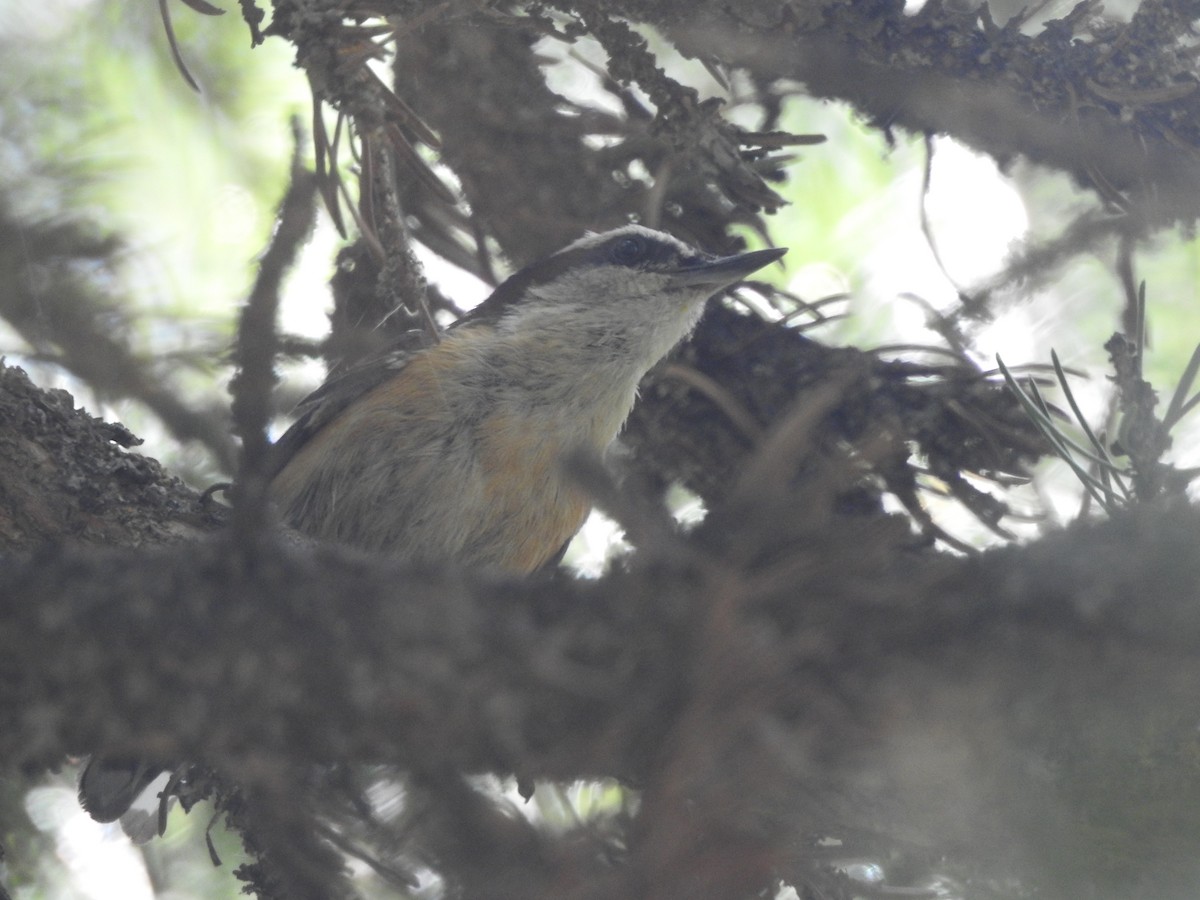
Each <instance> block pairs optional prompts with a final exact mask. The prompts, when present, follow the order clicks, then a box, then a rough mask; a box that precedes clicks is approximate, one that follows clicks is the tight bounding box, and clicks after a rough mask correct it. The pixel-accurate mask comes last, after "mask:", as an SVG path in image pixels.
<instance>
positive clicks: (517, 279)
mask: <svg viewBox="0 0 1200 900" xmlns="http://www.w3.org/2000/svg"><path fill="white" fill-rule="evenodd" d="M629 242H632V243H629ZM634 244H636V245H637V247H636V249H637V251H638V254H636V255H637V258H633V256H634V255H635V254H634V253H633V251H634V249H635V248H634V246H633V245H634ZM618 248H623V249H620V250H618ZM626 254H629V259H628V261H626V260H625V259H624V258H618V257H624V256H625V255H626ZM680 262H681V259H680V254H679V248H678V247H676V246H675V245H673V244H669V243H667V242H666V241H660V240H655V239H654V238H653V237H651V236H649V235H643V234H629V233H625V234H617V235H614V236H613V237H612V238H610V239H609V240H606V241H603V242H602V243H599V244H594V245H592V246H590V247H577V248H575V249H573V250H565V251H560V252H559V253H555V254H554V255H553V256H548V257H546V258H545V259H543V260H540V261H538V262H535V263H533V264H531V265H528V266H526V267H525V268H523V269H521V270H520V271H518V272H516V273H514V274H513V275H511V276H510V277H509V278H508V280H506V281H505V282H504V283H502V284H501V285H500V286H499V287H497V288H496V290H495V291H493V292H492V295H491V296H490V297H488V298H487V299H486V300H484V301H483V303H481V304H479V306H477V307H475V309H473V310H471V312H470V313H468V314H467V315H466V316H464V317H463V318H462V319H460V320H459V322H458V323H457V324H459V325H466V324H476V323H483V322H490V323H495V322H497V321H499V320H500V319H501V318H502V317H503V315H504V313H505V312H507V310H508V309H509V308H510V307H511V306H512V305H513V304H514V303H516V302H517V301H519V300H520V298H521V297H523V296H524V295H525V293H526V292H527V291H528V290H529V289H530V288H532V287H535V286H537V285H539V284H546V283H547V282H550V281H553V280H554V279H555V278H558V277H560V276H561V275H563V274H564V273H565V272H568V271H570V270H571V269H579V268H586V267H587V266H611V265H614V264H615V265H622V266H630V267H634V266H636V267H639V268H648V269H654V268H661V269H668V268H675V267H677V266H678V265H679V264H680Z"/></svg>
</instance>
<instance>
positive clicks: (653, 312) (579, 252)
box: [271, 225, 786, 574]
mask: <svg viewBox="0 0 1200 900" xmlns="http://www.w3.org/2000/svg"><path fill="white" fill-rule="evenodd" d="M785 252H786V251H785V250H782V249H776V248H773V249H766V250H756V251H752V252H748V253H740V254H735V255H733V256H723V257H716V256H710V255H708V254H706V253H702V252H700V251H699V250H696V249H695V248H693V247H690V246H689V245H687V244H686V243H684V242H683V241H680V240H678V239H677V238H675V237H672V236H671V235H669V234H666V233H664V232H658V231H653V230H651V229H649V228H645V227H643V226H640V225H627V226H625V227H623V228H617V229H615V230H613V231H608V232H604V233H601V234H589V235H586V236H584V237H583V238H581V239H579V240H577V241H575V242H574V243H572V244H570V245H569V246H567V247H566V248H564V249H563V250H560V251H559V252H558V253H555V254H553V255H551V256H549V257H547V258H545V259H543V260H541V261H540V262H537V263H534V264H533V265H530V266H528V267H527V268H525V269H522V270H521V271H519V272H518V273H516V274H515V275H513V276H512V277H511V278H509V279H508V280H507V281H505V282H504V283H503V284H501V285H500V286H499V287H498V288H497V289H496V290H495V292H494V293H493V294H492V295H491V296H490V297H488V298H487V299H486V300H485V301H484V302H483V303H482V304H481V305H479V306H478V307H476V308H475V309H474V310H473V311H472V312H470V313H469V314H468V315H467V316H465V317H464V318H462V319H461V320H459V322H457V323H456V324H455V325H454V326H453V327H451V328H450V329H448V330H447V332H446V333H445V335H444V336H443V337H442V339H441V340H440V341H438V342H437V343H436V344H434V345H432V346H429V347H425V348H422V349H419V350H417V351H416V352H410V351H398V352H394V353H390V354H384V355H383V356H381V357H379V358H376V359H373V360H371V361H369V362H368V363H366V364H364V365H362V366H359V367H357V368H356V369H353V370H350V371H349V372H347V373H345V374H344V375H342V376H340V377H336V378H334V379H332V380H330V381H329V382H328V383H326V384H325V385H323V386H322V387H321V388H319V389H318V390H317V391H316V392H314V393H313V394H312V395H310V396H309V397H308V398H306V399H305V400H304V401H302V402H301V404H300V406H299V407H298V417H297V419H296V421H295V423H294V424H293V425H292V427H291V428H290V429H289V430H288V431H287V432H286V433H285V434H284V435H283V437H282V438H280V440H279V441H278V442H277V444H276V446H275V450H276V453H277V456H276V466H275V469H274V471H273V473H272V475H273V477H272V482H271V494H272V496H273V498H274V499H275V501H276V503H277V504H278V506H279V509H280V510H281V512H282V515H283V518H284V520H285V521H286V522H287V523H288V524H290V525H291V526H292V527H294V528H296V529H298V530H299V531H301V532H303V533H305V534H307V535H309V536H311V537H314V538H318V539H323V540H328V541H333V542H337V543H342V544H349V545H351V546H355V547H358V548H360V549H364V550H370V551H378V552H385V553H387V554H389V555H390V556H393V557H400V558H402V559H405V560H422V561H444V560H452V561H454V563H456V564H458V565H463V566H470V567H475V568H495V569H499V570H504V571H507V572H512V573H519V574H521V573H529V572H533V571H536V570H537V569H539V568H541V567H542V566H544V565H545V564H546V563H548V562H549V561H550V560H552V559H554V558H556V557H557V555H558V554H559V552H560V551H561V550H562V549H563V547H564V546H565V544H566V543H567V542H568V541H569V540H570V539H571V537H572V536H573V535H574V534H575V532H576V531H578V529H579V527H580V525H582V523H583V520H584V518H585V517H586V516H587V513H588V510H589V503H588V499H587V497H586V496H585V495H584V494H583V492H582V491H581V490H579V488H578V487H577V486H576V485H574V484H573V483H572V482H571V479H570V478H569V476H568V475H567V474H566V472H565V471H564V470H563V467H562V461H563V460H564V458H566V457H567V456H568V455H570V454H572V453H578V452H587V453H592V454H595V455H598V456H603V454H604V453H605V452H606V451H607V450H608V449H609V447H610V446H611V445H612V444H613V442H614V440H615V439H616V438H617V435H618V434H619V432H620V430H621V427H622V425H623V424H624V422H625V420H626V418H627V417H628V416H629V413H630V411H631V410H632V409H633V405H634V401H635V398H636V396H637V389H638V384H639V382H640V381H641V380H642V378H643V376H645V374H646V373H647V372H648V371H649V370H650V369H651V368H652V367H653V366H654V365H655V364H656V363H657V362H659V360H661V359H662V358H663V357H665V356H666V355H667V354H668V353H669V352H670V351H671V350H672V348H674V347H675V346H676V345H677V344H678V343H679V342H680V341H681V340H682V339H683V338H684V337H686V336H687V335H688V334H689V333H690V332H691V331H692V329H693V328H694V327H695V325H696V323H697V321H698V320H699V318H700V315H701V313H702V312H703V308H704V303H705V301H706V300H707V299H708V298H709V297H711V296H712V295H713V294H715V293H716V292H718V291H719V290H721V289H723V288H725V287H728V286H729V285H730V284H732V283H734V282H737V281H740V280H742V279H743V278H745V277H746V276H747V275H749V274H751V273H752V272H754V271H756V270H758V269H760V268H762V267H763V266H765V265H767V264H768V263H770V262H772V261H774V260H776V259H778V258H779V257H780V256H782V255H783V253H785Z"/></svg>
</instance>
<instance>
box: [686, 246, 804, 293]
mask: <svg viewBox="0 0 1200 900" xmlns="http://www.w3.org/2000/svg"><path fill="white" fill-rule="evenodd" d="M785 253H787V247H772V248H770V249H769V250H752V251H750V252H749V253H738V254H737V255H735V256H718V257H715V258H714V257H709V258H705V257H697V258H696V259H695V260H694V261H692V260H689V261H688V262H685V263H684V264H683V265H682V266H680V267H679V268H678V269H677V270H676V271H675V272H673V273H672V274H671V281H672V283H673V286H679V287H711V288H712V289H713V291H714V292H715V291H717V290H719V289H720V288H723V287H725V286H727V285H730V284H733V283H734V282H736V281H741V280H742V279H743V278H745V277H746V276H747V275H749V274H750V273H751V272H757V271H758V270H759V269H761V268H762V267H763V266H765V265H767V263H772V262H775V260H777V259H779V257H781V256H783V254H785Z"/></svg>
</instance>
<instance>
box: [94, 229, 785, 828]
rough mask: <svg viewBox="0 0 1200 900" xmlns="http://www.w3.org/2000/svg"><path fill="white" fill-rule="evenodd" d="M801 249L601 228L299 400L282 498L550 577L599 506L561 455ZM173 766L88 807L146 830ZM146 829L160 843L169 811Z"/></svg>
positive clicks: (504, 568)
mask: <svg viewBox="0 0 1200 900" xmlns="http://www.w3.org/2000/svg"><path fill="white" fill-rule="evenodd" d="M786 252H787V250H786V248H768V249H763V250H753V251H749V252H743V253H737V254H733V255H726V256H716V255H712V254H709V253H706V252H703V251H701V250H699V249H697V248H695V247H693V246H691V245H689V244H687V243H685V242H684V241H682V240H680V239H678V238H676V237H674V236H672V235H670V234H668V233H666V232H662V231H656V230H652V229H650V228H646V227H644V226H641V225H636V224H630V225H625V226H623V227H619V228H616V229H613V230H610V231H605V232H601V233H588V234H586V235H584V236H583V237H581V238H579V239H578V240H576V241H574V242H573V243H571V244H568V245H567V246H566V247H564V248H563V249H562V250H559V251H558V252H557V253H554V254H552V255H550V256H548V257H545V258H544V259H542V260H540V261H537V262H534V263H532V264H531V265H529V266H527V267H525V268H523V269H520V270H519V271H517V272H516V273H515V274H513V275H511V276H510V277H509V278H508V279H507V280H505V281H504V282H502V283H501V284H500V285H499V286H498V287H497V288H496V289H495V290H494V291H493V293H492V294H491V295H490V296H489V297H488V298H487V299H486V300H484V301H483V302H482V303H481V304H479V305H478V306H477V307H475V308H474V309H473V310H471V311H470V312H469V313H467V314H466V315H465V316H463V317H462V318H461V319H459V320H458V321H457V322H455V323H454V324H453V325H452V326H450V327H449V328H448V329H446V330H445V332H444V333H443V334H442V335H441V336H440V337H439V338H438V339H436V340H430V339H425V340H417V341H413V340H408V341H403V342H402V344H403V346H400V347H396V348H392V349H391V350H389V351H387V352H384V353H382V354H380V355H378V356H376V357H373V358H371V359H369V360H367V361H366V362H363V363H361V364H359V365H356V366H354V367H352V368H349V369H347V370H346V371H344V372H341V373H338V374H335V375H333V376H332V377H330V378H329V379H328V380H327V381H326V382H325V383H324V384H323V385H321V386H320V387H319V388H318V389H317V390H316V391H314V392H313V393H312V394H310V395H309V396H308V397H306V398H305V399H304V400H302V401H301V402H300V404H299V405H298V407H297V409H296V418H295V421H294V422H293V424H292V425H291V427H290V428H288V429H287V431H286V432H285V433H284V434H283V435H282V436H281V437H280V438H279V440H278V441H277V442H276V443H275V444H274V445H273V448H272V462H271V465H270V472H269V475H270V479H271V483H270V495H271V498H272V501H273V503H274V504H275V506H276V507H277V509H278V511H279V513H280V516H281V518H282V520H283V521H284V522H285V523H286V524H287V525H289V526H291V527H292V528H294V529H296V530H297V531H299V532H302V533H303V534H305V535H307V536H309V537H310V538H313V539H316V540H320V541H328V542H333V543H338V544H343V545H348V546H351V547H356V548H358V549H360V550H365V551H371V552H376V553H381V554H387V555H388V556H390V557H393V558H397V559H400V560H403V561H409V562H414V563H415V562H447V561H449V562H452V563H453V564H455V565H457V566H462V567H469V568H473V569H480V570H488V569H491V570H495V571H498V572H504V573H508V574H516V575H526V574H530V573H533V572H536V571H538V570H540V569H542V568H544V567H546V566H548V564H551V563H552V562H553V561H555V560H556V559H558V558H559V556H560V555H561V553H562V551H563V550H564V549H565V547H566V545H567V543H568V542H569V541H570V539H571V538H572V537H573V536H574V534H575V533H576V532H577V531H578V530H579V528H580V526H581V525H582V524H583V521H584V519H585V518H586V516H587V514H588V512H589V506H590V504H589V502H588V498H587V497H586V496H585V494H584V493H583V492H582V491H581V490H580V489H579V487H578V486H577V485H576V484H574V483H573V482H572V480H571V478H570V476H569V475H568V474H567V472H566V471H565V469H564V467H563V461H564V459H565V458H566V457H568V456H569V455H571V454H574V453H580V452H583V453H590V454H595V455H598V456H603V455H604V454H605V453H606V452H607V451H608V450H609V449H610V448H611V446H612V445H613V443H614V442H615V441H616V439H617V437H618V435H619V433H620V431H621V428H622V426H623V425H624V423H625V420H626V418H627V417H628V416H629V413H630V412H631V411H632V409H633V405H634V402H635V400H636V397H637V391H638V384H639V382H640V381H641V380H642V378H643V377H644V376H645V375H646V373H647V372H648V371H649V370H650V369H651V368H653V367H654V366H655V365H656V364H657V363H658V362H659V361H660V360H662V359H663V358H664V357H665V356H667V355H668V354H669V353H670V352H671V350H672V349H673V348H674V347H675V346H676V345H678V344H679V343H680V342H681V341H682V340H683V339H684V338H686V337H687V336H688V335H689V334H690V333H691V331H692V330H693V329H694V328H695V326H696V324H697V322H698V321H699V319H700V317H701V315H702V313H703V311H704V305H705V302H706V301H707V300H708V299H709V298H710V297H712V296H713V295H715V294H717V293H718V292H720V291H722V290H723V289H725V288H727V287H729V286H730V285H732V284H734V283H736V282H739V281H741V280H743V279H745V278H746V277H747V276H749V275H750V274H752V273H754V272H756V271H758V270H759V269H761V268H763V267H764V266H766V265H768V264H770V263H772V262H774V261H776V260H778V259H779V258H780V257H782V256H783V255H784V253H786ZM161 772H162V766H152V765H147V764H145V763H142V762H137V761H122V760H110V759H106V758H105V757H103V756H94V757H93V758H92V759H91V761H90V762H89V763H88V764H87V765H86V767H85V768H84V770H83V772H82V774H81V777H80V799H81V801H82V804H83V806H84V808H85V809H87V810H88V811H89V813H91V815H92V816H93V818H96V819H98V820H100V821H115V820H117V819H122V821H123V824H127V825H129V826H130V827H133V825H134V822H133V821H131V822H126V819H125V818H123V817H126V818H128V817H129V816H131V815H132V814H131V813H130V812H129V810H130V806H131V804H132V803H133V801H134V800H135V799H136V798H137V797H138V795H139V794H141V793H142V792H143V791H145V790H146V788H147V787H148V785H150V784H151V783H152V782H153V781H154V779H155V778H156V777H158V778H161V774H160V773H161ZM151 809H153V804H152V806H151ZM140 818H141V824H142V829H141V830H142V836H143V837H149V836H152V833H153V831H154V830H155V829H154V827H153V824H152V823H153V822H154V821H156V820H157V817H152V816H151V814H150V812H145V813H143V814H142V815H141V817H140ZM127 830H129V827H127Z"/></svg>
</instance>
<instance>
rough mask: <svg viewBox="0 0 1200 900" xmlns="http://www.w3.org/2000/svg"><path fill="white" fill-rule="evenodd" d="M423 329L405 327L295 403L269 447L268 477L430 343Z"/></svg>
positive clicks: (278, 470)
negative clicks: (285, 425)
mask: <svg viewBox="0 0 1200 900" xmlns="http://www.w3.org/2000/svg"><path fill="white" fill-rule="evenodd" d="M433 344H434V340H433V339H432V338H431V337H429V335H428V334H426V333H425V332H423V331H407V332H405V333H404V334H403V335H401V337H400V339H399V340H398V341H397V342H396V343H395V344H393V345H392V347H391V348H389V349H388V350H387V351H386V352H384V353H381V354H379V355H378V356H373V357H371V358H370V359H368V360H366V361H365V362H362V363H359V364H358V365H356V366H353V367H352V368H350V369H347V370H346V371H345V372H340V373H338V374H336V375H333V376H331V377H329V378H327V379H326V380H325V383H324V384H322V385H321V386H320V387H319V388H317V389H316V390H315V391H313V392H312V393H311V394H309V395H308V396H307V397H305V398H304V399H303V400H301V401H300V402H299V403H297V404H296V410H295V415H296V420H295V421H294V422H293V423H292V425H291V427H290V428H288V430H287V431H285V432H284V433H283V436H282V437H280V438H279V440H277V441H276V442H275V444H274V445H273V446H272V447H271V465H270V467H269V468H268V471H267V477H268V478H274V477H275V476H276V475H278V474H279V473H280V472H281V471H283V468H284V466H286V465H287V464H288V462H290V461H291V459H292V457H293V456H295V455H296V453H297V452H298V451H299V450H300V448H301V447H303V446H304V445H305V444H307V443H308V441H309V439H310V438H312V436H313V435H314V434H316V433H317V432H318V431H320V430H321V429H322V428H324V427H325V426H326V425H327V424H328V423H329V422H332V421H333V420H334V419H335V418H337V416H338V415H339V414H340V413H341V412H342V410H344V409H345V408H346V407H347V406H349V405H350V404H351V403H353V402H354V401H355V400H357V399H358V398H359V397H361V396H363V395H364V394H366V393H368V392H369V391H371V390H374V389H375V388H377V387H378V386H379V385H381V384H383V383H384V382H385V381H387V380H388V379H389V378H393V377H395V375H396V373H397V372H399V371H400V370H402V369H403V368H404V367H405V366H406V365H407V364H408V361H409V359H411V358H412V356H413V354H414V353H417V352H419V351H421V350H424V349H426V348H428V347H432V346H433Z"/></svg>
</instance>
